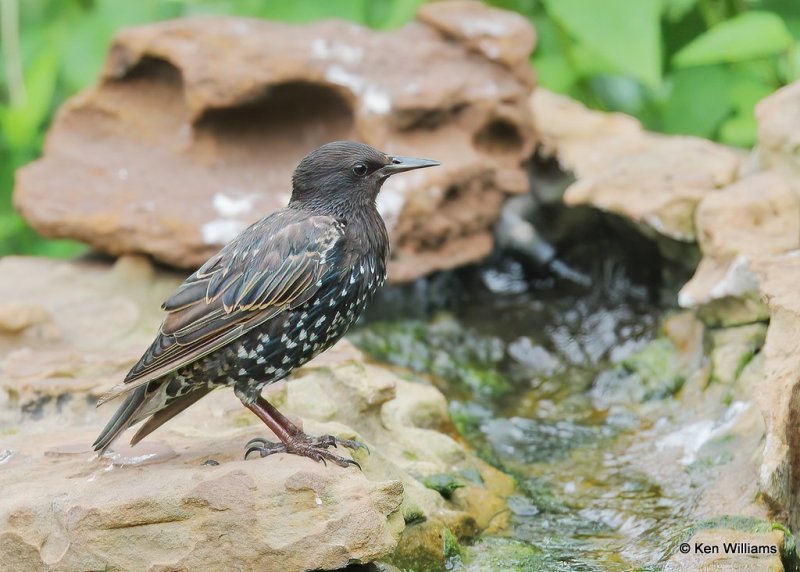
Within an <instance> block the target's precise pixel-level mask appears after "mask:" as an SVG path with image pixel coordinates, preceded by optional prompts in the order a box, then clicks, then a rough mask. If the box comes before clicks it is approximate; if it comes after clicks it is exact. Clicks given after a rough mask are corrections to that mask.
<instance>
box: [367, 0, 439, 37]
mask: <svg viewBox="0 0 800 572" xmlns="http://www.w3.org/2000/svg"><path fill="white" fill-rule="evenodd" d="M424 3H425V0H372V1H371V2H368V3H367V4H366V5H365V8H366V21H367V24H369V25H370V26H371V27H373V28H378V29H380V30H390V29H392V28H399V27H400V26H402V25H403V24H406V23H407V22H410V21H411V20H413V19H414V14H416V13H417V9H419V7H420V6H422V5H423V4H424Z"/></svg>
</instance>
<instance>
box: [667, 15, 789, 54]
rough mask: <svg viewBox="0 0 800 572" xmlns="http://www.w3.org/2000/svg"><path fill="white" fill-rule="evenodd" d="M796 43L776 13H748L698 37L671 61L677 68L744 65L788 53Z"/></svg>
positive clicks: (722, 23)
mask: <svg viewBox="0 0 800 572" xmlns="http://www.w3.org/2000/svg"><path fill="white" fill-rule="evenodd" d="M793 43H794V40H793V39H792V36H791V34H790V33H789V30H788V29H787V28H786V24H785V23H784V21H783V20H781V18H780V16H778V15H777V14H772V13H769V12H745V13H744V14H741V15H739V16H736V17H735V18H731V19H730V20H727V21H725V22H720V23H719V24H717V25H716V26H714V27H713V28H711V29H710V30H708V31H707V32H705V33H704V34H702V35H700V36H698V37H697V38H696V39H695V40H694V41H692V42H691V43H689V44H688V45H687V46H685V47H684V48H683V49H682V50H680V51H679V52H678V53H677V54H675V56H674V57H673V59H672V61H673V63H674V64H675V66H676V67H689V66H699V65H707V64H716V63H724V62H741V61H746V60H751V59H755V58H760V57H764V56H769V55H773V54H777V53H780V52H783V51H786V50H788V49H789V48H790V47H791V46H792V44H793Z"/></svg>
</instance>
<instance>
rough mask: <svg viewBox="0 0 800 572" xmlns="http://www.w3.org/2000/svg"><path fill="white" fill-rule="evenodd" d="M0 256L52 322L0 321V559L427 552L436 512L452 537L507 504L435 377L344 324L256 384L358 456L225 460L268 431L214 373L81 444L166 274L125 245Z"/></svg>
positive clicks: (131, 562) (336, 563) (214, 559)
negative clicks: (385, 359)
mask: <svg viewBox="0 0 800 572" xmlns="http://www.w3.org/2000/svg"><path fill="white" fill-rule="evenodd" d="M0 272H2V274H3V276H4V277H7V278H8V279H7V280H4V281H3V283H2V285H0V297H1V298H2V299H3V300H4V301H5V302H6V303H7V304H10V305H18V306H15V307H25V305H26V304H31V303H32V300H36V301H37V304H39V305H40V306H41V308H43V310H44V311H45V312H46V313H47V314H48V315H49V316H50V320H51V323H50V325H51V326H53V328H55V329H56V330H57V331H58V335H56V336H53V335H48V336H42V335H39V332H38V330H37V328H39V327H40V326H39V325H33V326H30V327H29V328H27V329H26V330H25V331H23V333H22V334H19V333H17V332H0V350H5V349H10V348H14V349H13V350H12V351H8V352H4V353H2V354H0V355H2V357H0V426H2V427H4V429H3V431H2V432H0V435H2V447H0V463H2V466H3V470H2V471H0V488H2V490H3V495H2V498H0V561H2V562H3V563H4V564H6V563H9V564H7V565H12V567H13V569H15V570H28V569H31V570H38V569H42V568H48V569H50V568H52V569H69V570H72V569H103V568H113V569H132V570H138V569H169V570H194V569H198V568H202V567H207V566H209V565H211V566H212V567H217V568H219V567H226V566H230V563H231V562H242V563H245V564H243V567H244V569H259V570H306V569H331V568H339V567H342V566H345V565H347V564H348V563H351V562H370V561H373V560H376V559H378V558H386V557H390V558H396V559H398V560H399V559H402V558H413V559H415V560H419V561H425V562H432V563H436V562H439V563H441V559H442V555H441V538H440V534H441V531H442V529H443V528H448V529H450V530H452V531H453V533H455V534H456V535H457V536H458V537H460V538H463V537H469V536H474V535H476V534H477V533H478V532H480V531H482V530H489V531H497V530H500V529H502V528H503V527H504V526H505V524H506V522H507V518H508V516H507V511H506V509H505V497H506V496H508V495H509V494H511V492H512V491H513V488H514V485H513V481H512V480H511V478H510V477H508V476H506V475H504V474H502V473H500V472H499V471H497V470H496V469H494V468H492V467H490V466H488V465H487V464H485V463H483V462H482V461H480V460H478V459H477V458H476V457H475V456H474V455H473V454H472V453H471V452H470V451H469V450H467V449H466V448H465V447H464V446H463V445H462V444H461V443H460V442H458V441H456V440H455V439H453V438H452V437H450V436H449V435H448V434H446V433H444V432H442V431H443V430H445V429H447V428H448V427H450V421H449V417H448V414H447V408H446V402H445V399H444V397H443V395H442V394H441V393H440V392H439V391H438V390H436V389H435V388H433V387H432V386H429V385H424V384H422V383H412V382H409V381H404V380H403V379H401V378H400V377H398V376H397V375H396V374H394V373H392V372H391V371H389V370H387V369H385V368H382V367H378V366H374V365H369V364H367V363H365V360H364V358H363V356H362V355H361V353H360V352H359V351H358V350H356V349H355V348H354V347H353V346H351V345H350V344H349V343H347V342H341V343H340V344H338V345H337V346H336V347H335V348H333V349H332V350H330V351H329V352H326V353H325V354H323V356H320V359H318V360H314V361H313V362H311V363H309V364H307V366H306V367H305V368H302V369H301V370H299V371H298V372H297V373H296V374H295V377H294V378H293V379H292V380H291V381H290V382H289V383H281V384H277V385H275V386H272V387H270V388H269V390H268V395H267V398H268V399H270V400H271V401H273V402H274V403H275V404H276V405H277V406H279V407H280V408H281V410H282V411H284V412H285V413H287V414H288V415H290V416H291V417H292V418H294V419H295V420H297V422H298V423H300V424H301V425H303V426H304V428H305V430H306V431H308V432H309V433H311V434H326V433H332V434H336V435H339V436H342V437H350V438H358V439H359V440H362V441H364V442H365V443H367V444H368V446H369V447H370V450H371V454H370V455H366V454H365V453H357V460H358V462H359V463H360V464H361V465H362V467H363V473H362V472H360V471H358V470H355V469H350V470H344V469H341V468H339V467H335V466H327V467H325V466H324V465H320V464H317V463H314V462H313V461H310V460H309V459H305V458H300V457H294V456H286V455H276V456H272V457H269V458H266V459H250V460H248V461H244V460H242V453H243V449H242V447H243V445H244V443H246V442H247V441H248V440H249V439H251V438H253V437H256V436H262V435H265V436H267V437H268V438H269V437H271V435H270V434H269V432H268V431H267V429H266V428H265V427H264V426H263V425H262V424H261V423H260V422H258V420H257V419H256V418H255V417H254V416H252V415H251V414H250V413H249V412H248V411H247V410H246V409H244V408H243V407H242V406H241V404H240V403H239V402H238V400H237V399H236V398H235V396H234V395H233V394H232V392H230V391H225V390H223V391H219V392H214V393H212V394H211V395H209V396H208V397H206V398H204V399H203V400H201V401H200V402H198V403H197V404H195V405H194V406H193V407H191V408H189V409H188V410H187V411H185V412H183V413H182V414H181V415H180V416H178V417H176V418H175V419H173V420H171V422H170V423H168V424H166V425H165V426H164V427H163V428H161V429H159V431H158V432H157V433H156V434H154V435H153V436H152V437H150V438H148V439H147V440H146V441H144V442H143V443H141V444H140V445H138V446H136V447H134V448H131V447H129V446H127V445H125V444H124V439H125V437H123V438H122V439H121V440H120V441H119V442H118V443H116V444H115V445H114V446H113V447H112V449H113V451H112V453H110V454H109V455H107V456H106V457H105V458H103V459H101V460H94V459H92V454H91V453H90V447H89V444H90V443H91V441H92V440H93V439H94V437H95V436H96V434H97V433H98V431H99V430H100V429H101V427H102V423H103V419H102V418H105V417H107V416H108V415H110V414H111V413H113V406H112V407H107V408H104V409H103V410H101V411H100V414H98V412H97V410H95V407H94V403H95V401H96V397H97V395H99V394H101V393H103V392H104V391H105V390H107V389H108V388H110V387H111V386H112V385H114V384H116V383H118V382H119V379H120V378H121V377H122V376H124V374H125V372H126V371H127V369H128V368H129V367H130V366H131V365H132V364H133V362H134V361H135V360H136V359H137V358H138V357H139V355H140V353H141V352H142V351H143V350H144V349H145V348H146V346H147V344H148V343H149V342H150V340H151V337H152V335H153V332H154V331H155V329H156V328H157V325H158V321H159V319H160V312H159V311H158V310H157V309H158V306H159V304H160V302H161V300H163V299H164V298H165V297H166V296H167V295H168V294H169V292H170V291H171V289H172V288H174V286H175V285H176V282H177V277H176V275H174V274H171V273H166V272H164V271H156V270H154V269H153V267H152V266H151V265H150V264H149V263H148V262H147V261H146V260H145V259H144V258H141V257H139V258H134V257H123V258H121V259H119V260H118V261H117V263H116V264H115V265H114V266H113V267H109V266H106V265H104V264H101V263H97V262H92V261H78V262H62V261H52V260H45V259H32V258H13V257H9V258H5V259H3V260H2V261H0ZM40 475H46V476H45V477H42V478H40ZM433 475H449V476H450V477H451V478H452V479H453V480H454V481H457V482H458V485H459V486H457V487H456V488H455V489H454V490H452V491H450V494H448V495H445V494H442V493H440V492H438V491H437V490H433V489H431V488H428V487H427V486H425V484H424V483H425V481H426V479H428V478H429V477H431V476H433ZM464 475H470V476H471V478H466V477H465V476H464ZM32 482H35V483H36V487H41V488H37V489H35V490H34V489H32V485H31V483H32ZM37 491H38V492H37ZM220 539H228V540H225V541H222V542H221V541H220ZM211 540H213V542H211ZM398 540H399V541H400V543H399V546H398Z"/></svg>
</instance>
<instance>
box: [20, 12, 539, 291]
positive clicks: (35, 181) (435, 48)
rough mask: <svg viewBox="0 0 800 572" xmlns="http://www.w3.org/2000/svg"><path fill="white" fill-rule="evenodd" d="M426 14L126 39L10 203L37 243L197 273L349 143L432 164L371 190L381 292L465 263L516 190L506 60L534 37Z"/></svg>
mask: <svg viewBox="0 0 800 572" xmlns="http://www.w3.org/2000/svg"><path fill="white" fill-rule="evenodd" d="M422 14H423V15H424V18H423V21H421V22H413V23H411V24H410V25H408V26H406V27H404V28H402V29H400V30H395V31H391V32H376V31H371V30H368V29H366V28H362V27H359V26H356V25H354V24H349V23H345V22H341V21H326V22H319V23H315V24H311V25H307V26H295V25H288V24H279V23H275V22H268V21H259V20H252V19H244V18H223V17H213V18H194V19H188V20H173V21H168V22H163V23H159V24H153V25H147V26H142V27H137V28H131V29H126V30H123V31H121V32H120V33H119V34H118V35H117V37H116V39H115V41H114V43H113V45H112V47H111V48H110V51H109V54H108V58H107V61H106V65H105V69H104V71H103V74H102V77H101V78H100V80H99V82H98V84H97V85H96V86H95V87H93V88H91V89H89V90H87V91H85V92H83V93H81V94H80V95H78V96H76V97H74V98H73V99H71V100H70V101H69V102H68V103H67V104H66V105H65V106H64V107H63V108H62V109H61V110H60V112H59V114H58V116H57V118H56V120H55V121H54V123H53V126H52V128H51V130H50V132H49V134H48V137H47V142H46V146H45V154H44V157H43V158H42V159H41V160H39V161H36V162H34V163H32V164H31V165H29V166H27V167H26V168H24V169H22V170H21V171H20V172H19V174H18V177H17V185H16V190H15V199H14V200H15V204H16V206H17V208H18V209H19V211H20V212H21V213H22V215H23V216H24V217H25V219H26V220H28V221H29V222H30V223H31V224H32V225H33V226H34V228H36V229H37V230H38V231H39V232H40V233H42V234H44V235H46V236H53V237H69V238H75V239H78V240H83V241H85V242H87V243H89V244H90V245H91V246H93V247H94V248H96V249H98V250H100V251H103V252H108V253H111V254H115V255H119V254H124V253H132V252H133V253H147V254H150V255H152V256H153V257H154V258H156V259H157V260H159V261H162V262H165V263H167V264H170V265H173V266H177V267H181V268H193V267H197V266H199V265H200V264H202V263H203V262H204V261H205V259H206V258H208V256H210V255H211V254H213V253H214V252H216V251H217V250H218V249H219V248H220V246H222V245H223V244H224V243H226V242H227V241H229V240H230V239H232V238H233V237H234V236H235V235H236V234H237V233H238V232H240V231H241V230H242V229H244V228H245V227H246V226H247V225H248V224H250V223H252V222H254V221H255V220H257V219H258V218H260V217H262V216H264V215H266V214H268V213H270V212H271V211H274V210H276V209H278V208H281V207H283V206H285V204H286V203H287V201H288V199H289V196H290V191H291V183H290V177H291V173H292V170H293V169H294V167H295V166H296V164H297V163H298V161H299V160H300V159H301V158H302V157H303V156H304V155H305V154H306V153H307V152H309V151H310V150H312V149H313V148H315V147H316V146H318V145H320V144H322V143H325V142H328V141H331V140H336V139H358V140H361V141H364V142H366V143H369V144H371V145H373V146H375V147H377V148H380V149H382V150H385V151H387V152H390V153H395V154H402V155H413V156H419V157H429V158H433V159H437V160H439V161H441V162H442V166H441V167H438V168H436V169H427V170H424V171H419V172H415V173H409V174H408V175H404V176H402V177H395V178H393V179H391V180H390V181H389V182H388V183H387V184H386V186H385V188H384V190H383V192H382V193H381V195H380V198H379V208H380V210H381V212H382V214H383V216H384V218H385V219H386V222H387V226H388V227H389V230H390V236H391V239H392V246H393V259H392V262H391V265H390V272H389V279H390V280H394V281H404V280H410V279H413V278H416V277H419V276H421V275H424V274H426V273H428V272H431V271H433V270H438V269H442V268H450V267H453V266H456V265H460V264H465V263H467V262H472V261H476V260H478V259H480V258H482V257H484V256H485V255H486V254H488V253H489V251H490V250H491V248H492V236H491V227H492V225H493V224H494V222H495V221H496V219H497V218H498V216H499V212H500V208H501V204H502V202H503V199H504V197H506V196H507V195H508V194H509V193H519V192H524V191H526V190H527V189H528V182H527V176H526V174H525V171H524V169H523V168H522V163H523V162H524V161H525V160H526V159H527V158H528V157H529V156H530V155H531V153H532V149H533V144H534V138H533V130H532V123H531V121H530V113H529V110H528V108H527V104H526V102H527V97H528V95H529V94H530V92H531V90H532V88H533V74H532V72H531V70H530V68H529V66H528V65H527V63H526V64H525V65H521V63H520V62H521V60H522V59H525V60H526V62H527V55H528V54H529V53H530V51H531V50H532V48H533V45H534V37H535V36H534V33H533V30H532V28H531V27H530V26H529V25H528V24H527V22H525V21H524V19H522V18H521V17H519V16H516V15H512V14H510V13H508V12H503V11H501V10H496V9H492V8H489V7H486V6H484V5H482V4H480V3H474V2H455V3H452V4H449V3H448V4H444V5H442V6H439V5H438V4H437V5H436V7H435V8H434V7H430V8H427V7H426V9H425V10H424V11H423V12H422ZM523 55H524V56H525V57H524V58H523V57H522V56H523Z"/></svg>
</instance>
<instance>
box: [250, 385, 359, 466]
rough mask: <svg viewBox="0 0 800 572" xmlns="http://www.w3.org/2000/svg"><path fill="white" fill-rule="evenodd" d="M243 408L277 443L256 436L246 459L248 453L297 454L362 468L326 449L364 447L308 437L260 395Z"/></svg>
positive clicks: (356, 442)
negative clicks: (270, 432) (255, 418)
mask: <svg viewBox="0 0 800 572" xmlns="http://www.w3.org/2000/svg"><path fill="white" fill-rule="evenodd" d="M245 405H246V407H247V408H248V409H249V410H250V411H252V412H253V413H255V414H256V416H257V417H258V418H259V419H261V420H262V421H263V422H264V424H265V425H266V426H267V427H269V428H270V431H272V432H273V433H275V435H276V436H277V437H278V439H280V440H281V442H280V443H271V442H269V441H267V440H266V439H262V438H260V437H257V438H255V439H251V440H250V441H249V442H248V443H247V445H246V447H247V452H246V453H245V455H244V456H245V458H247V456H248V455H250V453H254V452H257V453H259V454H260V455H261V456H262V457H266V456H267V455H272V454H274V453H290V454H293V455H300V456H303V457H309V458H311V459H314V460H315V461H322V462H323V463H325V464H327V461H333V462H334V463H336V464H337V465H339V466H341V467H347V466H348V465H355V466H356V467H358V468H361V465H359V464H358V463H356V462H355V461H353V460H352V459H346V458H344V457H339V456H338V455H334V454H333V453H331V452H330V451H328V448H329V447H331V446H333V447H336V446H338V445H342V446H343V447H347V448H348V449H353V450H355V449H362V448H363V449H367V447H366V445H364V444H363V443H359V442H358V441H350V440H347V439H339V438H338V437H334V436H332V435H323V436H322V437H317V438H314V437H309V436H308V435H306V434H305V433H304V432H303V430H302V429H300V428H299V427H298V426H297V425H295V424H294V423H292V422H291V421H289V419H287V418H286V416H285V415H283V414H282V413H281V412H280V411H278V410H277V409H276V408H275V407H274V406H273V405H272V404H270V403H269V402H268V401H267V400H266V399H264V398H263V397H261V396H260V395H259V396H258V397H257V398H256V399H255V401H253V402H252V403H246V404H245Z"/></svg>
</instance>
